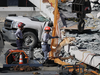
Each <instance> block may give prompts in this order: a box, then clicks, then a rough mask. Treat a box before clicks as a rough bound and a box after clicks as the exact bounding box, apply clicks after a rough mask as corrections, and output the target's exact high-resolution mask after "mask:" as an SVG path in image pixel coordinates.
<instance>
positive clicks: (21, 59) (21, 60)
mask: <svg viewBox="0 0 100 75" xmlns="http://www.w3.org/2000/svg"><path fill="white" fill-rule="evenodd" d="M19 64H23V58H22V53H20V58H19Z"/></svg>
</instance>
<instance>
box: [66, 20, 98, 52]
mask: <svg viewBox="0 0 100 75" xmlns="http://www.w3.org/2000/svg"><path fill="white" fill-rule="evenodd" d="M85 26H86V27H90V28H92V29H90V30H85V31H84V32H83V33H79V32H78V31H75V30H73V31H65V36H66V37H75V38H76V40H77V42H74V44H75V46H77V47H78V48H79V49H88V50H100V20H99V19H97V20H94V19H91V18H88V19H87V21H86V23H85Z"/></svg>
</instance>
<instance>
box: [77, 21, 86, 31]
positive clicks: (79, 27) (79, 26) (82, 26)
mask: <svg viewBox="0 0 100 75" xmlns="http://www.w3.org/2000/svg"><path fill="white" fill-rule="evenodd" d="M84 26H85V22H84V20H80V21H79V24H78V31H79V32H83V30H84Z"/></svg>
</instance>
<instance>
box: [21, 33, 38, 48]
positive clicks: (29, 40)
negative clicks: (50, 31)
mask: <svg viewBox="0 0 100 75" xmlns="http://www.w3.org/2000/svg"><path fill="white" fill-rule="evenodd" d="M23 38H24V43H23V46H32V47H35V46H36V45H37V37H36V36H35V34H34V33H32V32H25V33H24V35H23Z"/></svg>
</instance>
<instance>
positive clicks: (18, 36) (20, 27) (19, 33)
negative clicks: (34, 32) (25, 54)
mask: <svg viewBox="0 0 100 75" xmlns="http://www.w3.org/2000/svg"><path fill="white" fill-rule="evenodd" d="M24 26H25V24H23V23H22V22H20V23H19V24H18V29H17V31H16V33H15V35H16V44H17V49H22V44H23V35H22V30H23V27H24Z"/></svg>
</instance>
